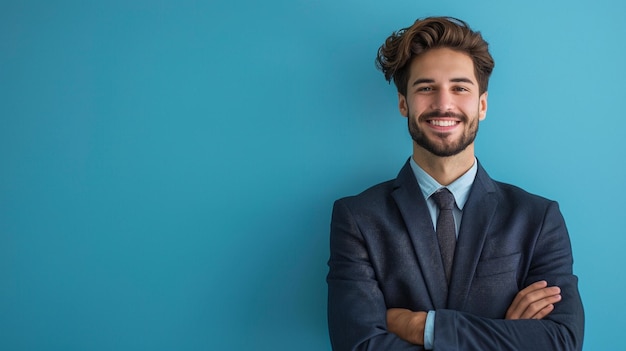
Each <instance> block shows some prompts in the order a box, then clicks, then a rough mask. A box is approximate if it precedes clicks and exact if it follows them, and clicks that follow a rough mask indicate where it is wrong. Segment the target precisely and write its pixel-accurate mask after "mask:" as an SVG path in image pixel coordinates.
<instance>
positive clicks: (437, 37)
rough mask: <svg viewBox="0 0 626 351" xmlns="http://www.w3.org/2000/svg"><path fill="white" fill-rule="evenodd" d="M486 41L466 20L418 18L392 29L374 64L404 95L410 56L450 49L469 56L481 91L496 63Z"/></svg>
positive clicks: (484, 88)
mask: <svg viewBox="0 0 626 351" xmlns="http://www.w3.org/2000/svg"><path fill="white" fill-rule="evenodd" d="M488 46H489V44H487V42H486V41H485V40H484V39H483V37H482V36H481V35H480V32H475V31H473V30H472V29H471V28H470V27H469V25H468V24H467V23H465V22H464V21H462V20H460V19H456V18H453V17H428V18H424V19H418V20H417V21H415V23H413V25H412V26H410V27H407V28H403V29H400V30H399V31H397V32H394V33H393V34H391V36H389V38H387V40H385V43H384V44H383V45H382V46H381V47H380V48H379V49H378V56H377V57H376V67H377V68H378V69H380V70H381V71H382V72H383V73H384V74H385V79H387V81H389V82H391V80H392V79H393V82H394V84H395V85H396V88H397V89H398V92H399V93H400V94H402V95H404V96H406V92H407V84H408V79H409V76H410V74H411V72H410V69H409V68H410V65H411V62H413V59H414V58H415V57H417V56H419V55H421V54H423V53H425V52H426V51H428V50H430V49H434V48H449V49H452V50H455V51H459V52H463V53H466V54H467V55H469V56H470V57H471V59H472V61H473V62H474V74H475V75H476V79H477V80H478V86H479V91H480V94H482V93H484V92H485V91H487V86H488V85H489V76H490V75H491V72H492V71H493V67H494V65H495V63H494V61H493V58H492V57H491V54H489V49H488Z"/></svg>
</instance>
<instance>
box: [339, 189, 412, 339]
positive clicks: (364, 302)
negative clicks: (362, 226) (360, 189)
mask: <svg viewBox="0 0 626 351" xmlns="http://www.w3.org/2000/svg"><path fill="white" fill-rule="evenodd" d="M328 265H329V273H328V277H327V282H328V327H329V332H330V340H331V344H332V348H333V350H337V351H343V350H346V351H347V350H376V351H383V350H397V351H402V350H423V347H421V346H417V345H412V344H410V343H407V342H406V341H404V340H401V339H400V338H398V337H397V336H396V335H395V334H392V333H389V332H388V331H387V321H386V320H387V307H386V305H385V300H384V297H383V294H382V292H381V290H380V288H379V286H378V281H377V280H376V276H375V273H374V269H373V268H372V265H371V263H370V257H369V254H368V250H367V246H366V243H365V241H364V239H363V236H362V235H361V232H360V230H359V228H358V226H357V224H356V222H355V220H354V218H353V216H352V214H351V213H350V210H349V209H348V207H347V206H346V205H345V204H343V203H342V202H341V200H339V201H337V202H335V206H334V208H333V215H332V221H331V231H330V260H329V261H328Z"/></svg>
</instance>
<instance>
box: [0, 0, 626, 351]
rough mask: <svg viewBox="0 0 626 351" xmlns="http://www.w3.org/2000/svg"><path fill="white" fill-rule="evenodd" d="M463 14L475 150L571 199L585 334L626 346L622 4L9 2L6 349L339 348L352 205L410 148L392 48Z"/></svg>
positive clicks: (1, 245) (0, 190) (0, 6)
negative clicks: (397, 37)
mask: <svg viewBox="0 0 626 351" xmlns="http://www.w3.org/2000/svg"><path fill="white" fill-rule="evenodd" d="M428 15H452V16H456V17H459V18H462V19H465V20H467V21H468V22H469V23H470V24H471V25H472V26H473V27H474V28H476V29H479V30H481V31H482V32H483V34H484V35H485V37H486V38H487V40H488V41H489V42H490V44H491V50H492V53H493V55H494V57H495V59H496V69H495V72H494V74H493V77H492V80H491V85H490V95H489V97H490V100H489V103H490V104H489V113H488V117H487V120H486V121H485V122H483V123H482V124H481V132H480V135H479V139H478V144H477V153H478V156H479V158H480V159H481V161H482V163H483V164H484V166H485V167H486V168H487V170H488V171H489V172H490V174H491V175H492V176H493V177H494V178H496V179H499V180H503V181H507V182H511V183H514V184H517V185H519V186H522V187H524V188H526V189H527V190H529V191H532V192H536V193H539V194H542V195H544V196H547V197H550V198H553V199H557V200H558V201H559V202H560V204H561V207H562V211H563V213H564V216H565V218H566V220H567V223H568V227H569V229H570V235H571V238H572V243H573V249H574V254H575V259H576V263H575V271H576V273H577V274H578V275H579V276H580V289H581V293H582V296H583V300H584V303H585V307H586V312H587V332H586V342H585V349H587V350H609V349H611V350H614V349H622V350H623V349H626V348H625V347H624V346H623V342H622V338H621V333H622V329H623V315H624V314H625V313H626V302H625V299H624V296H626V279H625V278H624V273H623V267H624V266H625V265H626V255H625V254H624V247H626V238H625V235H624V234H625V231H624V229H623V223H622V222H623V215H624V204H623V200H624V198H626V186H625V184H624V183H625V180H626V167H625V163H626V162H625V157H624V151H626V150H625V146H624V137H625V136H626V135H625V134H626V133H625V129H626V122H625V121H626V117H625V115H624V107H623V106H622V103H623V102H624V101H625V95H624V91H625V90H624V82H626V70H625V68H624V63H625V62H626V44H625V43H624V38H625V37H626V22H625V21H624V20H623V17H624V15H626V6H625V5H624V2H621V1H617V0H616V1H575V2H572V1H525V2H523V3H522V2H519V3H518V4H511V3H510V2H504V1H496V0H493V1H481V2H469V1H408V0H406V1H401V0H395V1H363V0H359V1H357V0H353V1H336V0H320V1H304V0H296V1H287V0H284V1H276V0H274V1H258V2H257V1H250V0H244V1H211V2H202V1H197V2H193V1H99V2H95V1H73V2H68V1H54V2H49V1H39V2H35V1H7V0H2V1H0V349H2V350H139V349H145V350H249V349H255V350H325V349H326V350H327V349H329V348H330V346H329V342H328V338H327V331H326V311H325V308H326V301H325V300H326V284H325V282H324V278H325V274H326V271H327V267H326V259H327V257H328V247H327V246H328V245H327V242H328V225H329V219H330V210H331V206H332V201H333V200H334V199H336V198H338V197H341V196H345V195H349V194H354V193H356V192H359V191H361V190H363V189H364V188H365V187H367V186H369V185H372V184H374V183H377V182H380V181H383V180H386V179H389V178H392V177H394V176H395V175H396V173H397V171H398V170H399V168H400V167H401V165H402V163H403V162H404V161H405V159H406V158H407V157H408V156H409V154H410V150H411V146H410V145H411V144H410V138H409V137H408V133H407V132H406V124H405V120H404V119H403V118H401V117H399V113H398V112H397V110H396V93H395V90H394V87H393V86H389V85H388V84H387V83H386V82H385V81H384V80H383V77H382V75H381V74H380V72H378V71H376V70H375V68H374V63H373V59H374V56H375V53H376V50H377V48H378V46H379V45H380V44H381V43H382V42H383V40H384V39H385V38H386V37H387V36H388V35H389V34H390V33H391V31H393V30H396V29H399V28H400V27H403V26H407V25H410V24H411V23H412V22H413V20H414V19H415V18H417V17H423V16H428Z"/></svg>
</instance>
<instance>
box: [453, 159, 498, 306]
mask: <svg viewBox="0 0 626 351" xmlns="http://www.w3.org/2000/svg"><path fill="white" fill-rule="evenodd" d="M497 206H498V201H497V199H496V196H495V184H494V183H493V180H491V178H489V176H488V175H487V173H486V172H485V170H484V169H483V168H482V167H481V166H480V164H479V165H478V172H477V173H476V179H475V180H474V184H473V185H472V189H471V192H470V195H469V197H468V199H467V203H466V204H465V207H464V209H463V219H462V220H461V228H460V230H459V237H458V241H457V244H456V251H455V255H454V264H453V268H452V279H451V280H450V294H449V296H448V308H451V309H455V310H463V307H464V305H465V302H466V300H467V296H468V294H469V288H470V286H471V283H472V280H473V279H474V274H475V272H476V266H477V265H478V260H479V259H480V255H481V253H482V251H483V245H484V243H485V238H486V237H487V233H488V231H489V226H490V224H491V221H492V219H493V216H494V214H495V212H496V208H497Z"/></svg>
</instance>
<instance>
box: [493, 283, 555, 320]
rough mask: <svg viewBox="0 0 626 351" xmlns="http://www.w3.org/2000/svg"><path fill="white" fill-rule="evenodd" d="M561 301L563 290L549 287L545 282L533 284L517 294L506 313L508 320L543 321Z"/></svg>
mask: <svg viewBox="0 0 626 351" xmlns="http://www.w3.org/2000/svg"><path fill="white" fill-rule="evenodd" d="M559 301H561V288H559V287H558V286H550V287H549V286H548V282H546V281H545V280H541V281H538V282H536V283H533V284H531V285H529V286H527V287H526V288H524V289H523V290H521V291H520V292H518V293H517V295H516V296H515V299H513V302H512V303H511V306H509V309H508V310H507V311H506V317H505V318H506V319H542V318H543V317H545V316H547V315H548V314H550V312H552V311H553V310H554V304H555V303H557V302H559Z"/></svg>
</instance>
